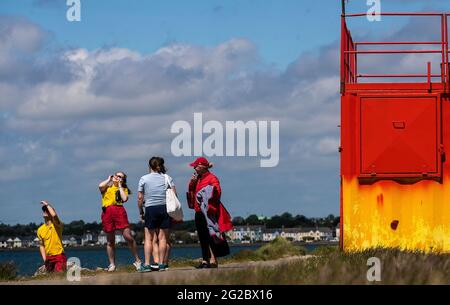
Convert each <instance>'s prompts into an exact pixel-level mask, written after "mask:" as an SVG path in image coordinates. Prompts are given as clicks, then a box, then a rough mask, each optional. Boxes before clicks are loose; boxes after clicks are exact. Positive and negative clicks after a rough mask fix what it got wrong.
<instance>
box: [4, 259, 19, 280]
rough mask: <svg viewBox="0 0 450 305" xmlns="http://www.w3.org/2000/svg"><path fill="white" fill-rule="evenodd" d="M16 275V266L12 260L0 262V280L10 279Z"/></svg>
mask: <svg viewBox="0 0 450 305" xmlns="http://www.w3.org/2000/svg"><path fill="white" fill-rule="evenodd" d="M16 277H17V268H16V265H15V264H14V263H13V262H9V263H0V281H11V280H14V279H16Z"/></svg>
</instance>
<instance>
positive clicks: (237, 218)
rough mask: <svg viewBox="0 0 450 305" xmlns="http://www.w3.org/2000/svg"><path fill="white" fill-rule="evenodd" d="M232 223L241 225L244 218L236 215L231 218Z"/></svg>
mask: <svg viewBox="0 0 450 305" xmlns="http://www.w3.org/2000/svg"><path fill="white" fill-rule="evenodd" d="M232 223H233V225H234V226H243V225H244V223H245V220H244V218H243V217H241V216H236V217H234V218H233V220H232Z"/></svg>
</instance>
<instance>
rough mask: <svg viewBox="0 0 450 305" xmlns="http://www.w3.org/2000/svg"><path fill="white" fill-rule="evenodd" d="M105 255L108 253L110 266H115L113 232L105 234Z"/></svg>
mask: <svg viewBox="0 0 450 305" xmlns="http://www.w3.org/2000/svg"><path fill="white" fill-rule="evenodd" d="M106 238H107V243H106V253H108V259H109V264H110V265H116V260H115V248H116V236H115V234H114V232H110V233H107V236H106Z"/></svg>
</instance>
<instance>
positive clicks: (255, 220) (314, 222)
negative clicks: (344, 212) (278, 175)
mask: <svg viewBox="0 0 450 305" xmlns="http://www.w3.org/2000/svg"><path fill="white" fill-rule="evenodd" d="M339 219H340V218H339V217H336V216H334V215H332V214H330V215H328V216H327V217H323V218H307V217H306V216H304V215H296V216H293V215H292V214H290V213H287V212H286V213H283V214H281V215H275V216H272V217H271V218H261V217H258V216H257V215H254V214H253V215H250V216H248V217H247V218H243V217H239V216H238V217H235V218H233V224H234V225H235V226H245V225H251V226H257V225H265V226H266V228H268V229H274V228H281V227H285V228H295V227H316V226H317V227H329V228H334V227H336V226H337V225H338V223H339Z"/></svg>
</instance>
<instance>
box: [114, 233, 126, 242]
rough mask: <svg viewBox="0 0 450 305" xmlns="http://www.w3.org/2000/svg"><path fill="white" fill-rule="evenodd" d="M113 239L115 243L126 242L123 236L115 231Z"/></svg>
mask: <svg viewBox="0 0 450 305" xmlns="http://www.w3.org/2000/svg"><path fill="white" fill-rule="evenodd" d="M115 239H116V245H119V244H124V243H126V241H125V238H123V235H122V234H118V233H116V236H115Z"/></svg>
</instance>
